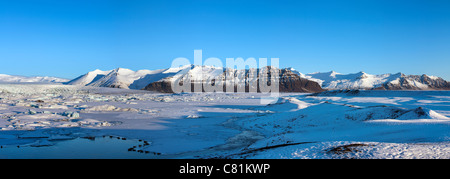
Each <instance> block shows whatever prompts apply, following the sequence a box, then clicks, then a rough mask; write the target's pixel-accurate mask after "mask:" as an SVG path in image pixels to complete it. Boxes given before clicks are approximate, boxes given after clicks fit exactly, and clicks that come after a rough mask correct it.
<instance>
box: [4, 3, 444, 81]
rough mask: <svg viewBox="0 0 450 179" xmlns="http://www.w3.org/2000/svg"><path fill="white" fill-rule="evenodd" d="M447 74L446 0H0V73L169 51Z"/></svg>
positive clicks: (110, 65) (140, 62) (92, 65)
mask: <svg viewBox="0 0 450 179" xmlns="http://www.w3.org/2000/svg"><path fill="white" fill-rule="evenodd" d="M194 49H202V50H203V57H204V58H208V57H218V58H221V59H223V60H225V58H227V57H231V58H236V57H242V58H244V59H245V58H249V57H255V58H260V57H265V58H280V67H294V68H295V69H297V70H299V71H300V72H302V73H311V72H317V71H321V72H325V71H331V70H334V71H337V72H340V73H356V72H359V71H365V72H367V73H370V74H381V73H397V72H403V73H405V74H424V73H425V74H429V75H436V76H441V77H443V78H444V79H446V80H450V70H449V69H450V68H449V67H450V1H449V0H422V1H418V0H354V1H345V0H342V1H338V0H298V1H283V0H273V1H264V0H255V1H253V0H236V1H235V0H204V1H190V0H179V1H173V0H0V74H12V75H25V76H33V75H41V76H57V77H64V78H74V77H77V76H79V75H81V74H84V73H86V72H88V71H92V70H95V69H101V70H110V69H114V68H117V67H123V68H129V69H132V70H139V69H162V68H168V67H170V65H171V62H172V60H173V59H174V58H177V57H186V58H189V59H191V60H192V61H193V52H194Z"/></svg>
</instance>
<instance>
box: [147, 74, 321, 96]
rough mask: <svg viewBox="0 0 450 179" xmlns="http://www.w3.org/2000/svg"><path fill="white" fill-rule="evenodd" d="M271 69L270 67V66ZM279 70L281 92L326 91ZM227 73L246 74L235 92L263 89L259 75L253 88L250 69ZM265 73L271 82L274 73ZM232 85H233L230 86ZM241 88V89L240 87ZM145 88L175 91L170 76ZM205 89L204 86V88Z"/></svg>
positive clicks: (225, 86)
mask: <svg viewBox="0 0 450 179" xmlns="http://www.w3.org/2000/svg"><path fill="white" fill-rule="evenodd" d="M269 69H270V68H269ZM274 70H277V73H278V75H279V76H278V80H279V92H305V93H317V92H322V91H325V90H324V89H322V87H320V85H319V84H318V83H317V82H314V81H310V80H307V79H304V78H300V77H299V76H298V75H297V74H295V73H293V72H292V71H290V70H289V69H274ZM257 72H258V74H259V72H260V71H259V69H258V70H257ZM226 73H234V74H233V75H232V76H238V75H240V74H239V73H241V74H243V75H244V78H245V80H242V82H240V83H239V84H235V85H234V89H233V91H234V92H238V91H242V88H243V89H244V91H245V92H249V91H253V92H255V91H256V92H258V93H260V92H261V89H260V88H259V78H260V76H259V75H258V78H257V79H258V80H257V81H256V82H255V83H256V86H257V88H256V89H255V88H253V87H254V86H253V85H251V84H250V82H249V80H248V79H249V76H250V74H251V73H250V72H249V70H245V72H242V71H241V72H239V71H238V70H235V71H232V72H227V71H224V73H223V74H222V77H221V78H222V79H225V74H226ZM263 75H264V76H265V77H267V79H268V80H267V81H268V82H267V84H268V85H271V84H270V80H271V79H272V78H273V75H272V73H271V72H270V71H268V72H267V73H263ZM195 83H196V82H194V81H191V91H193V89H194V84H195ZM230 87H231V86H230ZM238 88H239V89H238ZM144 90H149V91H158V92H163V93H173V91H172V88H171V80H170V78H167V79H163V80H160V81H157V82H153V83H151V84H149V85H148V86H146V87H145V88H144ZM226 90H227V81H226V80H225V84H224V85H223V91H224V92H225V91H226ZM203 91H205V90H204V88H203Z"/></svg>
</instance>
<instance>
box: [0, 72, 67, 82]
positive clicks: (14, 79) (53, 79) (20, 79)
mask: <svg viewBox="0 0 450 179" xmlns="http://www.w3.org/2000/svg"><path fill="white" fill-rule="evenodd" d="M67 81H69V80H68V79H63V78H56V77H48V76H44V77H42V76H36V77H26V76H14V75H5V74H0V83H64V82H67Z"/></svg>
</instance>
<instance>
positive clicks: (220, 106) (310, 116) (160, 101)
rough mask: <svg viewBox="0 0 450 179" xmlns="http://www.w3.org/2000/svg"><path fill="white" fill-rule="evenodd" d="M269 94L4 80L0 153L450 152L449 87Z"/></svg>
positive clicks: (41, 155) (367, 154)
mask: <svg viewBox="0 0 450 179" xmlns="http://www.w3.org/2000/svg"><path fill="white" fill-rule="evenodd" d="M262 96H264V95H263V94H248V93H245V94H218V93H209V94H208V93H201V94H199V93H191V94H162V93H153V92H148V91H139V90H124V89H111V88H94V87H78V86H66V85H38V84H33V85H24V84H13V85H12V84H0V128H1V131H0V145H1V146H3V147H4V148H2V149H0V158H74V157H73V156H72V155H65V154H64V152H60V151H58V150H56V149H57V148H58V146H60V147H59V148H64V147H61V146H83V147H79V148H78V149H77V148H76V147H74V148H72V149H73V150H75V151H73V152H72V153H86V150H87V151H89V152H91V153H92V152H93V153H92V155H90V156H92V157H89V156H86V155H78V156H79V158H96V157H95V156H96V155H95V151H97V152H98V155H97V158H450V156H449V155H450V154H449V153H448V152H447V150H448V147H447V146H448V145H447V143H448V141H449V136H450V132H449V131H450V130H449V129H450V126H449V124H450V122H449V121H450V120H449V119H448V117H450V92H448V91H360V92H358V93H355V94H354V93H346V92H345V91H343V92H342V91H341V92H337V93H330V92H327V93H323V94H320V95H310V94H297V93H285V94H281V98H280V100H279V101H278V103H276V104H272V105H262V104H260V98H261V97H262ZM103 136H118V137H120V138H126V139H127V140H123V141H122V140H118V141H116V142H112V143H108V142H107V141H108V140H109V139H107V138H106V139H103ZM83 137H84V138H83ZM86 137H87V138H90V137H91V138H92V137H96V139H98V140H95V141H92V140H87V139H85V138H86ZM139 140H141V141H148V143H149V145H145V146H142V147H141V148H140V150H142V152H143V153H139V152H136V151H135V152H133V151H128V149H130V147H132V146H135V145H131V146H129V144H131V143H132V142H133V141H138V142H139ZM128 142H131V143H128ZM81 143H83V144H85V145H81ZM294 144H298V145H294ZM351 144H364V145H351ZM17 146H19V148H17ZM39 146H40V147H39ZM114 146H117V147H114ZM348 146H351V147H348ZM122 148H123V149H122ZM336 148H338V149H339V148H345V149H347V150H344V151H346V152H339V153H333V152H330V151H335V150H333V149H336ZM97 149H98V150H97ZM105 149H110V154H108V155H109V157H108V155H107V156H105V155H101V153H102V151H104V150H105ZM76 150H79V152H77V151H76ZM48 151H53V152H52V153H56V154H59V155H56V154H54V155H53V156H52V155H49V154H45V153H46V152H48ZM122 151H123V152H122ZM144 151H147V152H148V153H152V154H159V155H153V156H151V155H145V152H144ZM103 153H104V152H103ZM31 154H32V155H31ZM32 156H34V157H32ZM54 156H57V157H54ZM75 158H76V157H75Z"/></svg>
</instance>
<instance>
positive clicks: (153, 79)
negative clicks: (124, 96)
mask: <svg viewBox="0 0 450 179" xmlns="http://www.w3.org/2000/svg"><path fill="white" fill-rule="evenodd" d="M260 70H264V68H261V69H241V70H237V69H228V68H220V67H212V66H201V68H200V66H196V65H186V66H181V67H178V68H167V69H159V70H139V71H133V70H130V69H125V68H117V69H114V70H108V71H102V70H98V69H97V70H94V71H91V72H88V73H86V74H83V75H81V76H79V77H77V78H75V79H73V80H67V79H62V78H55V77H23V76H11V75H1V74H0V83H24V82H32V83H63V84H67V85H79V86H94V87H110V88H124V89H143V90H150V91H159V92H168V93H171V92H173V91H172V89H171V86H170V84H171V83H172V81H173V80H180V79H185V78H187V77H189V79H190V80H191V85H194V84H195V83H198V82H199V80H200V79H205V80H207V79H214V78H215V79H222V80H223V81H224V82H225V86H226V83H228V82H229V79H226V77H227V76H234V77H240V78H235V79H237V81H236V82H235V83H234V84H235V86H234V91H237V89H245V91H250V88H251V86H250V84H252V83H251V81H249V76H250V75H251V74H253V72H254V73H255V74H259V72H260ZM275 70H278V71H277V72H278V74H279V76H277V78H278V80H279V81H280V84H279V89H280V90H279V91H280V92H320V91H323V90H341V89H345V90H354V89H364V90H450V82H448V81H446V80H444V79H442V78H440V77H436V76H429V75H426V74H423V75H405V74H403V73H395V74H380V75H372V74H367V73H365V72H358V73H351V74H341V73H337V72H335V71H330V72H317V73H309V74H303V73H301V72H299V71H297V70H295V69H293V68H282V69H278V68H276V69H275ZM265 75H267V76H269V77H272V76H273V75H272V74H271V73H270V72H269V71H268V72H267V73H266V72H265ZM200 77H202V78H200ZM257 78H259V76H258V77H257ZM230 84H231V83H230ZM254 90H257V91H258V92H259V91H260V89H259V88H258V89H254ZM223 91H225V88H224V89H223Z"/></svg>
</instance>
